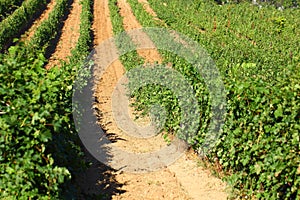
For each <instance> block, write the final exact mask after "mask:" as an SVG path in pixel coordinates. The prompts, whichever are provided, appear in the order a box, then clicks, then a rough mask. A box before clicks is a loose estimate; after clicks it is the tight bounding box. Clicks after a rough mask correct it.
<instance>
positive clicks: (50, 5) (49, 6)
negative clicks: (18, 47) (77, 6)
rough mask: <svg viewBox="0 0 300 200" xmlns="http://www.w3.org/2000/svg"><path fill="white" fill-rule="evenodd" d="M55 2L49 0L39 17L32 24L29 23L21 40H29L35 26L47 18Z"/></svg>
mask: <svg viewBox="0 0 300 200" xmlns="http://www.w3.org/2000/svg"><path fill="white" fill-rule="evenodd" d="M55 4H56V2H55V0H51V1H50V2H49V3H48V5H47V8H46V9H45V10H44V12H43V13H42V14H41V15H40V17H39V18H38V19H36V20H35V21H34V22H33V24H32V25H31V27H30V28H29V29H28V30H27V31H26V33H24V34H23V35H22V36H21V40H29V39H30V38H31V37H32V36H33V34H34V32H35V30H36V28H37V27H38V26H39V25H40V24H41V23H42V22H43V21H44V20H46V19H47V18H48V16H49V13H51V11H52V10H53V8H54V6H55Z"/></svg>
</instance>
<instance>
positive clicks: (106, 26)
mask: <svg viewBox="0 0 300 200" xmlns="http://www.w3.org/2000/svg"><path fill="white" fill-rule="evenodd" d="M141 2H142V3H143V4H144V5H148V4H147V2H146V1H144V0H143V1H141ZM118 6H119V8H120V14H121V16H122V17H123V19H124V21H123V26H124V28H125V30H127V31H128V30H131V29H136V28H141V25H140V24H139V22H138V21H137V19H136V18H135V16H134V15H133V13H132V10H131V8H130V6H129V4H128V3H127V2H126V0H119V1H118ZM145 7H146V6H145ZM147 10H148V11H150V7H149V5H148V9H147ZM151 12H152V15H153V16H156V15H155V13H154V11H153V10H152V9H151ZM94 17H95V21H94V26H93V28H94V33H95V45H97V44H100V43H101V42H103V41H105V40H106V39H108V38H110V37H112V36H113V32H112V25H111V21H110V14H109V8H108V0H102V1H101V0H95V3H94ZM143 38H144V40H145V42H149V40H150V39H149V37H148V36H147V35H145V36H144V37H143ZM133 42H135V43H138V42H140V41H134V40H133ZM138 54H139V55H140V56H141V57H143V58H144V59H145V60H146V62H150V63H153V62H155V61H158V62H161V61H162V58H161V56H160V55H159V53H158V51H157V50H155V49H151V50H139V51H138ZM124 73H125V69H124V67H123V65H122V63H121V62H120V61H119V60H117V61H115V62H114V63H113V64H111V65H110V66H109V67H108V69H107V70H106V71H105V73H104V75H103V76H102V79H101V80H100V82H99V83H98V85H97V86H96V92H95V95H96V96H97V97H98V101H99V103H98V104H97V105H96V107H97V108H98V109H99V110H100V112H101V119H100V121H99V123H100V124H101V126H102V127H103V128H104V129H106V130H107V133H108V134H114V135H117V136H118V137H119V138H122V139H124V140H117V142H116V144H115V145H117V146H119V147H122V148H124V149H127V150H131V151H134V152H136V151H138V152H145V151H149V150H152V149H155V148H160V147H161V146H163V145H166V143H165V141H164V140H163V138H162V136H161V135H158V136H156V137H153V138H150V139H136V138H133V137H130V136H128V135H126V134H124V133H123V132H122V131H121V130H119V128H118V127H117V125H116V123H115V121H114V119H113V115H112V109H111V107H112V103H111V96H112V92H113V90H114V87H115V85H116V84H117V81H118V79H119V78H120V77H121V76H122V75H123V74H124ZM198 162H199V160H198V158H197V156H195V154H193V153H191V152H190V153H186V154H185V155H183V156H182V158H180V159H179V160H177V161H176V162H175V163H174V164H172V165H171V166H169V167H167V168H165V169H163V170H160V171H156V172H149V173H144V174H132V173H127V172H117V173H113V172H112V173H113V174H114V177H115V180H116V181H117V182H118V183H120V184H122V186H121V187H120V189H121V190H124V191H125V192H124V193H122V194H116V195H113V196H112V199H116V200H119V199H128V200H141V199H145V200H148V199H149V200H150V199H157V200H159V199H178V200H185V199H197V200H198V199H209V200H212V199H218V200H219V199H226V197H227V194H226V193H225V192H224V189H225V187H226V185H225V184H224V183H223V182H222V181H221V180H220V179H218V178H215V177H213V176H212V175H211V174H210V172H209V171H208V170H205V169H204V168H202V167H199V164H198Z"/></svg>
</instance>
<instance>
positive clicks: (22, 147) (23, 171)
mask: <svg viewBox="0 0 300 200" xmlns="http://www.w3.org/2000/svg"><path fill="white" fill-rule="evenodd" d="M82 4H83V7H82V13H81V24H80V37H79V42H78V44H77V47H76V48H75V50H74V51H73V54H72V57H71V59H70V63H68V64H64V65H62V66H61V68H60V69H59V68H57V67H53V68H52V69H50V70H48V71H47V70H45V69H44V64H45V62H46V59H45V58H44V53H45V51H44V46H40V48H39V49H38V48H32V46H31V45H30V44H26V45H24V44H23V43H20V44H19V45H18V46H13V47H11V48H10V49H9V51H8V54H2V55H0V56H1V59H0V80H1V83H2V84H1V87H0V98H1V102H0V115H1V118H0V132H1V134H0V141H1V142H0V197H1V199H62V198H66V199H73V198H75V197H76V195H77V194H76V193H77V190H76V188H74V185H72V184H71V183H72V182H70V181H71V177H73V176H74V175H75V174H77V173H79V172H80V171H81V170H82V169H83V167H84V166H85V163H83V162H82V155H83V154H82V152H81V149H80V146H79V144H80V142H79V138H78V135H77V133H76V131H75V127H74V123H73V119H72V85H73V81H74V79H75V76H76V72H77V69H78V67H79V65H81V63H82V62H83V60H84V58H85V56H87V55H88V49H89V48H90V44H91V30H90V29H86V28H88V27H91V20H92V19H91V15H90V14H91V7H92V5H91V1H90V0H84V1H83V2H82ZM43 34H48V32H43ZM43 38H45V37H43ZM47 44H48V43H47V42H44V45H47ZM78 55H81V56H78Z"/></svg>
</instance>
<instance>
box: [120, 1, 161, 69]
mask: <svg viewBox="0 0 300 200" xmlns="http://www.w3.org/2000/svg"><path fill="white" fill-rule="evenodd" d="M118 6H119V8H120V15H121V16H122V17H123V26H124V29H125V31H129V30H133V29H141V28H142V25H141V24H140V23H139V21H138V20H137V19H136V17H135V16H134V14H133V12H132V10H131V7H130V5H129V4H128V3H127V2H126V0H119V1H118ZM131 39H132V41H133V42H134V43H135V44H136V45H137V46H139V43H144V44H147V45H148V46H150V47H151V46H153V47H155V45H154V44H153V42H152V41H151V39H150V38H149V36H148V35H147V34H146V33H145V34H141V35H140V37H138V38H134V37H132V38H131ZM137 53H138V54H139V56H141V57H142V58H144V59H145V61H146V62H149V63H155V62H158V63H161V62H162V58H161V56H160V54H159V52H158V51H157V49H137Z"/></svg>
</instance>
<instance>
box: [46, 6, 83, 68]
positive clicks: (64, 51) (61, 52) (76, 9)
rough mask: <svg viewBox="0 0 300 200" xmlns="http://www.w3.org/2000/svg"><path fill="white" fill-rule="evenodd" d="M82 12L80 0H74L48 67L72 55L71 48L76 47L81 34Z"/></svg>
mask: <svg viewBox="0 0 300 200" xmlns="http://www.w3.org/2000/svg"><path fill="white" fill-rule="evenodd" d="M80 13H81V4H80V0H74V2H73V4H72V8H71V11H70V13H69V15H68V18H67V19H66V20H65V22H64V26H63V28H62V34H61V36H60V38H59V41H58V43H57V45H56V47H55V51H54V53H53V54H52V55H51V57H50V58H49V63H48V64H47V65H46V69H49V68H51V67H53V66H55V65H59V63H60V61H61V60H66V59H67V58H68V56H71V50H72V49H74V48H75V46H76V43H77V41H78V38H79V36H80V32H79V30H80Z"/></svg>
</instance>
